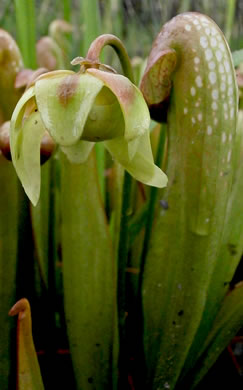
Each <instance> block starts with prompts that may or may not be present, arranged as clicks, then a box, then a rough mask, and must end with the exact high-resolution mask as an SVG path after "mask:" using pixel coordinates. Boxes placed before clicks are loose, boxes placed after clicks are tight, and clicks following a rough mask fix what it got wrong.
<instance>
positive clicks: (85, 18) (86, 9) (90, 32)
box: [80, 0, 105, 201]
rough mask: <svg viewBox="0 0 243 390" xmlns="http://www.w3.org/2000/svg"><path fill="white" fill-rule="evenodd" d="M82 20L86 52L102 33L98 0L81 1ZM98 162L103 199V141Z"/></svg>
mask: <svg viewBox="0 0 243 390" xmlns="http://www.w3.org/2000/svg"><path fill="white" fill-rule="evenodd" d="M80 10H81V15H80V16H81V20H82V24H83V26H84V34H83V37H82V42H81V53H86V52H87V51H88V48H89V46H90V44H91V42H92V41H93V40H94V39H95V38H96V37H97V36H98V35H100V33H101V23H100V21H101V18H100V12H99V3H98V0H89V1H83V0H81V1H80ZM95 152H96V164H97V171H98V178H99V184H100V189H101V195H102V199H103V201H104V199H105V177H104V171H105V149H104V145H103V144H102V143H96V145H95Z"/></svg>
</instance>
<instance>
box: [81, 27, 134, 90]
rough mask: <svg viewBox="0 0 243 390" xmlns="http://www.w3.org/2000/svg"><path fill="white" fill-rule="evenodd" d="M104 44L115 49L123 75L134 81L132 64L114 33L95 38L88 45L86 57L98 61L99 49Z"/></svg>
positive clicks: (100, 49)
mask: <svg viewBox="0 0 243 390" xmlns="http://www.w3.org/2000/svg"><path fill="white" fill-rule="evenodd" d="M105 46H111V47H112V48H113V49H114V50H115V52H116V54H117V55H118V57H119V60H120V62H121V65H122V69H123V73H124V75H125V76H126V77H127V78H129V80H130V81H131V82H132V83H134V77H133V70H132V65H131V61H130V59H129V56H128V54H127V51H126V48H125V46H124V45H123V43H122V41H121V40H120V39H119V38H117V37H116V36H115V35H112V34H103V35H100V36H99V37H98V38H96V39H95V40H94V41H93V42H92V44H91V45H90V48H89V50H88V53H87V56H86V59H87V60H90V61H94V62H95V61H98V60H99V57H100V54H101V51H102V49H103V48H104V47H105Z"/></svg>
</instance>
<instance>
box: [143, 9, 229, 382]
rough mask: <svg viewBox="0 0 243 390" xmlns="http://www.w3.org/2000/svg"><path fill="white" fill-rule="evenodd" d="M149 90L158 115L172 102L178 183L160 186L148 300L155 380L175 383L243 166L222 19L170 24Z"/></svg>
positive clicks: (171, 165)
mask: <svg viewBox="0 0 243 390" xmlns="http://www.w3.org/2000/svg"><path fill="white" fill-rule="evenodd" d="M141 89H142V92H143V95H144V97H145V99H146V101H147V103H148V105H149V108H150V112H151V115H152V117H153V118H155V119H160V120H163V119H164V118H163V117H164V110H165V107H166V105H167V102H169V108H168V114H167V121H168V161H167V165H168V166H167V172H166V173H167V174H168V177H169V182H168V187H167V188H166V190H165V191H163V192H160V193H159V196H160V198H159V199H160V200H163V204H162V203H161V204H160V205H158V214H157V215H158V217H157V220H156V224H155V226H154V229H153V235H152V238H151V247H150V249H149V252H148V256H147V259H146V264H145V271H144V278H143V307H144V319H145V326H144V345H145V353H146V359H147V366H148V383H149V387H150V388H151V389H158V388H170V389H173V388H174V387H175V384H176V382H177V380H178V377H179V375H180V374H181V370H182V367H183V365H184V363H185V360H186V357H187V354H188V352H189V349H190V346H191V344H192V342H193V339H194V337H195V334H196V332H197V329H198V327H199V324H200V321H201V318H202V313H203V311H204V308H205V304H206V299H207V294H208V289H209V288H210V285H211V284H213V277H214V270H215V269H217V267H216V266H217V261H221V259H220V258H219V253H220V249H221V242H222V237H223V231H224V228H225V215H226V210H227V204H228V200H229V194H230V192H231V185H232V176H233V170H234V166H235V165H234V156H233V155H232V154H233V153H232V152H233V151H234V140H235V129H236V114H237V86H236V80H235V72H234V67H233V63H232V58H231V53H230V50H229V47H228V44H227V42H226V41H225V38H224V36H223V34H222V32H221V31H220V30H219V28H218V26H217V25H216V24H215V23H214V22H213V21H212V20H211V19H210V18H208V17H206V16H204V15H201V14H198V13H185V14H182V15H178V16H176V17H175V18H173V19H172V20H171V21H170V22H168V23H167V24H166V25H165V26H164V27H163V28H162V30H161V32H160V33H159V35H158V36H157V38H156V40H155V42H154V44H153V47H152V51H151V53H150V56H149V58H148V64H147V68H146V70H145V74H144V77H143V80H142V82H141ZM163 205H165V207H164V206H163ZM161 242H163V246H162V245H161ZM200 343H202V340H200V341H199V344H200ZM199 344H198V348H199Z"/></svg>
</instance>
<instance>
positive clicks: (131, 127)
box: [87, 69, 150, 159]
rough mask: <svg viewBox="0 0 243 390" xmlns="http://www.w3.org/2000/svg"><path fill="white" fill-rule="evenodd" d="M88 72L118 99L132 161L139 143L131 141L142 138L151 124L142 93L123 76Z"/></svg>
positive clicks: (98, 71)
mask: <svg viewBox="0 0 243 390" xmlns="http://www.w3.org/2000/svg"><path fill="white" fill-rule="evenodd" d="M87 72H88V73H90V74H92V75H94V76H96V77H97V78H98V79H100V80H102V82H103V83H104V84H105V85H106V86H107V87H108V88H109V89H110V90H111V91H112V92H113V93H114V95H115V96H116V97H117V99H118V102H119V104H120V107H121V110H122V113H123V117H124V122H125V133H124V138H125V140H126V141H127V142H129V148H128V151H129V158H130V159H132V158H133V156H134V155H135V153H136V149H137V147H138V143H137V142H132V143H130V141H133V140H134V139H136V138H137V137H140V136H142V135H143V134H144V133H145V132H146V130H147V129H148V128H149V124H150V116H149V111H148V107H147V105H146V103H145V101H144V99H143V96H142V93H141V92H140V90H139V89H138V88H137V87H136V86H135V85H134V84H132V83H131V81H130V80H129V79H127V78H126V77H124V76H122V75H118V74H113V73H109V72H103V71H100V70H97V69H88V70H87Z"/></svg>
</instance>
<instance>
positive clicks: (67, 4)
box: [63, 0, 71, 22]
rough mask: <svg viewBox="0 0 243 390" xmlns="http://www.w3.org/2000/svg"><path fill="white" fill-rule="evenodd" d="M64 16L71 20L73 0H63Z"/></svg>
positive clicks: (65, 18)
mask: <svg viewBox="0 0 243 390" xmlns="http://www.w3.org/2000/svg"><path fill="white" fill-rule="evenodd" d="M63 17H64V20H66V22H70V21H71V0H63Z"/></svg>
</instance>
